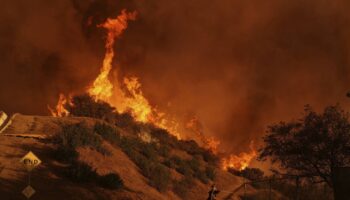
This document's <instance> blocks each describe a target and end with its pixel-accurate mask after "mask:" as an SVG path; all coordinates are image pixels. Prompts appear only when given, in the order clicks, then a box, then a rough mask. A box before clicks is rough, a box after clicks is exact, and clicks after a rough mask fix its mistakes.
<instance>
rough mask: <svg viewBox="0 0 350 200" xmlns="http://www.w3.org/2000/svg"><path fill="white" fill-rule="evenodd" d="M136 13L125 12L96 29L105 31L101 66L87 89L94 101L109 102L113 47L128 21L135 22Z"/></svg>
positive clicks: (111, 87)
mask: <svg viewBox="0 0 350 200" xmlns="http://www.w3.org/2000/svg"><path fill="white" fill-rule="evenodd" d="M135 18H136V12H132V13H127V12H126V11H125V10H123V11H122V13H121V14H120V15H119V16H118V17H117V18H115V19H110V18H108V19H107V21H106V22H105V23H103V24H100V25H98V27H103V28H105V29H107V31H108V33H107V39H106V44H105V48H106V53H105V57H104V59H103V66H102V68H101V72H100V74H99V75H98V76H97V78H96V79H95V81H94V83H93V86H92V87H90V88H89V89H88V93H89V94H90V95H91V96H94V97H95V98H96V99H100V100H104V101H107V102H109V101H110V97H111V96H112V94H113V92H112V90H113V84H112V83H111V81H110V80H109V79H108V76H109V73H110V71H111V69H112V61H113V57H114V50H113V46H114V43H115V40H116V38H117V37H119V36H120V35H121V34H122V33H123V31H124V30H125V29H126V28H127V26H128V20H135Z"/></svg>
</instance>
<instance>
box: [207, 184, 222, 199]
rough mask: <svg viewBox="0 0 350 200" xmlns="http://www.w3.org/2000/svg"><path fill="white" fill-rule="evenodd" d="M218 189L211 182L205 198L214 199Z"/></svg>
mask: <svg viewBox="0 0 350 200" xmlns="http://www.w3.org/2000/svg"><path fill="white" fill-rule="evenodd" d="M219 192H220V191H219V190H218V189H217V188H216V187H215V184H213V185H212V186H211V189H210V191H209V197H208V199H207V200H215V199H216V195H217V194H218V193H219Z"/></svg>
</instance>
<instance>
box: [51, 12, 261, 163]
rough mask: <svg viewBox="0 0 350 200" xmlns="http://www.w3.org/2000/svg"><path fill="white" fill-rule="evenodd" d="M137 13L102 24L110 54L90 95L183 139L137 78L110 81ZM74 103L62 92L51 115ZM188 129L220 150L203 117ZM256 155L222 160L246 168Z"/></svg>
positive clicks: (64, 112)
mask: <svg viewBox="0 0 350 200" xmlns="http://www.w3.org/2000/svg"><path fill="white" fill-rule="evenodd" d="M135 18H136V12H131V13H128V12H126V11H125V10H123V11H122V13H121V14H120V15H119V16H118V17H116V18H115V19H110V18H108V19H107V20H106V22H105V23H103V24H100V25H98V27H102V28H105V29H106V30H107V38H106V44H105V48H106V53H105V56H104V59H103V65H102V67H101V70H100V74H99V75H98V76H97V78H96V79H95V80H94V81H93V83H92V85H91V86H90V87H89V88H88V89H87V92H88V94H89V95H91V96H92V97H94V99H95V100H102V101H105V102H108V103H109V104H111V105H112V106H114V107H115V108H117V110H118V111H119V112H126V111H127V112H130V113H131V114H132V115H133V117H134V118H135V120H137V121H140V122H144V123H152V124H154V125H156V126H158V127H160V128H163V129H166V130H167V131H168V132H169V133H170V134H172V135H174V136H176V137H177V138H178V139H181V135H180V132H179V130H178V127H179V123H178V121H177V120H176V119H174V118H171V117H170V116H169V115H167V114H165V113H164V112H160V111H159V110H158V109H156V108H155V107H152V106H151V104H150V102H149V101H148V100H147V98H145V96H144V95H143V92H142V90H141V84H140V82H139V80H138V78H137V77H124V78H123V79H122V80H123V82H121V83H120V82H119V81H118V80H114V81H113V82H112V81H111V80H110V77H109V76H110V72H111V70H112V61H113V58H114V56H115V54H114V50H113V47H114V44H115V41H116V39H117V38H118V37H119V36H120V35H121V34H122V33H123V31H124V30H125V29H126V28H127V26H128V21H129V20H135ZM67 103H70V101H69V100H67V98H66V97H65V96H64V95H63V94H60V97H59V100H58V103H57V106H56V107H55V109H52V108H50V107H49V110H50V112H51V114H52V115H53V116H55V117H62V116H67V115H69V112H68V111H67V110H66V109H65V107H64V105H65V104H67ZM185 128H186V129H187V130H190V131H191V132H194V133H195V134H196V135H197V137H199V140H200V141H201V142H202V146H204V147H205V148H207V149H209V150H211V151H212V152H214V153H217V152H218V145H219V144H220V142H219V141H218V140H216V139H215V138H213V137H207V136H206V135H205V134H204V132H203V128H202V125H201V124H200V122H199V120H198V119H197V118H196V117H194V118H193V119H191V120H190V121H189V122H188V123H186V124H185ZM255 157H256V151H255V150H254V149H253V148H251V152H249V153H241V154H239V155H238V156H237V155H230V156H229V157H228V158H225V159H223V160H222V163H223V168H224V169H227V168H230V167H233V168H235V169H239V170H242V169H244V168H246V167H247V166H248V165H249V163H250V162H251V160H252V159H253V158H255Z"/></svg>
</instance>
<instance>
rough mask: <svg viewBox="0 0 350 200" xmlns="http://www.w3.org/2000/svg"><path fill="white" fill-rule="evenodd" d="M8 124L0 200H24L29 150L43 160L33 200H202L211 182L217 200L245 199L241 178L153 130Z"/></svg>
mask: <svg viewBox="0 0 350 200" xmlns="http://www.w3.org/2000/svg"><path fill="white" fill-rule="evenodd" d="M8 123H9V125H8V126H7V128H6V129H5V130H4V131H3V132H2V133H1V135H0V170H1V171H0V195H1V196H0V197H1V199H5V200H6V199H25V197H24V196H23V194H21V192H22V190H23V189H24V188H25V187H26V186H27V185H28V173H27V172H26V170H25V168H24V166H23V164H21V163H20V162H19V161H20V159H21V158H22V157H23V156H24V155H25V154H26V153H27V152H28V151H32V152H33V153H34V154H35V155H37V156H38V157H39V158H40V159H41V161H42V163H41V164H40V165H39V166H38V167H37V168H36V169H34V170H33V171H32V173H31V180H30V185H31V186H32V187H33V188H34V189H35V190H36V193H35V194H34V195H33V196H32V198H31V199H45V200H48V199H60V200H61V199H66V200H70V199H123V200H127V199H154V200H161V199H164V200H165V199H191V200H192V199H193V200H196V199H198V200H202V199H206V198H207V192H208V190H209V188H210V185H211V184H212V183H216V185H217V187H218V188H219V189H220V190H222V192H221V193H220V194H219V198H218V199H239V198H238V197H239V194H242V192H243V191H242V190H238V191H237V188H239V187H240V186H241V185H242V183H243V179H242V178H240V177H237V176H234V175H232V174H231V173H228V172H226V171H223V170H220V168H219V167H218V166H217V165H215V157H213V155H211V154H208V152H207V151H205V150H203V149H201V148H199V147H198V146H197V145H196V144H194V143H193V142H185V141H177V140H176V139H174V137H171V136H168V135H166V134H165V133H164V132H162V130H158V129H154V128H152V127H151V128H150V127H147V126H143V127H141V128H140V127H138V128H136V129H137V130H136V131H135V130H132V129H123V128H121V127H117V126H115V125H111V124H107V123H105V122H102V121H100V120H96V119H92V118H85V117H62V118H55V117H48V116H27V115H21V114H16V115H15V116H13V117H12V119H11V120H10V121H9V122H8ZM84 131H85V132H84ZM84 134H88V135H89V137H85V135H84ZM72 135H75V136H74V137H72ZM90 136H91V137H90ZM62 152H63V153H62ZM72 159H74V160H73V161H72ZM76 163H79V164H78V165H77V164H76ZM90 172H91V173H90ZM107 174H114V175H115V177H117V178H116V179H113V178H112V181H110V179H108V178H106V176H105V175H107ZM96 177H98V178H96ZM101 177H102V178H101ZM118 178H120V180H119V179H118ZM100 180H107V181H102V182H101V181H100ZM106 182H107V184H106ZM100 183H101V184H100ZM110 183H112V185H113V184H117V185H118V187H115V188H110V187H108V186H109V185H111V184H110ZM119 184H120V185H119ZM247 192H255V190H254V189H252V188H248V189H247Z"/></svg>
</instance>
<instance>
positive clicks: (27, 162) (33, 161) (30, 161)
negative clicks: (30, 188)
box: [20, 151, 41, 171]
mask: <svg viewBox="0 0 350 200" xmlns="http://www.w3.org/2000/svg"><path fill="white" fill-rule="evenodd" d="M20 162H21V163H23V164H24V166H25V167H26V169H27V170H28V171H32V170H33V169H34V168H35V167H37V166H38V165H40V163H41V160H40V159H39V158H38V157H37V156H36V155H35V154H34V153H33V152H31V151H29V152H28V153H27V154H26V155H25V156H23V158H22V159H21V161H20Z"/></svg>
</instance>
